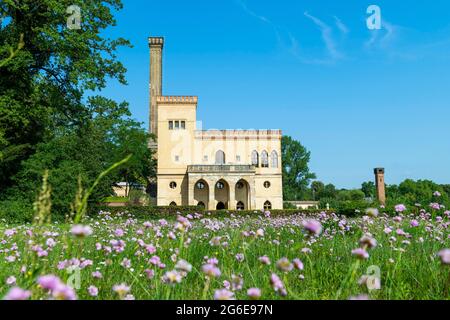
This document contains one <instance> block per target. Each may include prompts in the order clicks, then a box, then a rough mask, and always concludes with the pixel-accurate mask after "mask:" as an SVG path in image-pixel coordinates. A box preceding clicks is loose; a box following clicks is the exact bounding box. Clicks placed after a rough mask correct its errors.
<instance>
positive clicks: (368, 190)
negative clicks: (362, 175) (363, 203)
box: [361, 181, 376, 199]
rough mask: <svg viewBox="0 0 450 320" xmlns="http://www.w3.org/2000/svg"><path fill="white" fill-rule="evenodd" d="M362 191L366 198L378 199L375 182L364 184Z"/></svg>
mask: <svg viewBox="0 0 450 320" xmlns="http://www.w3.org/2000/svg"><path fill="white" fill-rule="evenodd" d="M361 191H362V192H364V196H365V197H366V198H372V199H373V198H375V197H376V187H375V183H374V182H373V181H368V182H363V183H362V185H361Z"/></svg>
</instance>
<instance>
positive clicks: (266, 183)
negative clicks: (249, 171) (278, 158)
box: [264, 181, 270, 189]
mask: <svg viewBox="0 0 450 320" xmlns="http://www.w3.org/2000/svg"><path fill="white" fill-rule="evenodd" d="M264 188H266V189H269V188H270V182H269V181H266V182H264Z"/></svg>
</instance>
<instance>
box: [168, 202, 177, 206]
mask: <svg viewBox="0 0 450 320" xmlns="http://www.w3.org/2000/svg"><path fill="white" fill-rule="evenodd" d="M169 206H171V207H176V206H177V203H176V202H174V201H172V202H171V203H170V204H169Z"/></svg>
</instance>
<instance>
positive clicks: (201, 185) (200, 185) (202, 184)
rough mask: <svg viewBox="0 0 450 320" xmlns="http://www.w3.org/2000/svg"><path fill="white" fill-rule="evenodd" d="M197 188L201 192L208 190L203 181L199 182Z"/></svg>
mask: <svg viewBox="0 0 450 320" xmlns="http://www.w3.org/2000/svg"><path fill="white" fill-rule="evenodd" d="M196 187H197V189H199V190H203V189H205V188H206V185H205V183H204V182H203V181H199V182H197V184H196Z"/></svg>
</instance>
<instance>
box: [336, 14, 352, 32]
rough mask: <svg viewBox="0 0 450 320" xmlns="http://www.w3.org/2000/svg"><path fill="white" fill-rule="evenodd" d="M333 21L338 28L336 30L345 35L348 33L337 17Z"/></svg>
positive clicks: (348, 30)
mask: <svg viewBox="0 0 450 320" xmlns="http://www.w3.org/2000/svg"><path fill="white" fill-rule="evenodd" d="M334 21H335V23H336V26H337V27H338V29H339V30H340V31H341V32H342V33H343V34H347V33H349V32H350V29H349V28H348V27H347V26H346V25H345V24H344V23H343V22H342V20H341V19H339V18H338V17H336V16H334Z"/></svg>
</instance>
